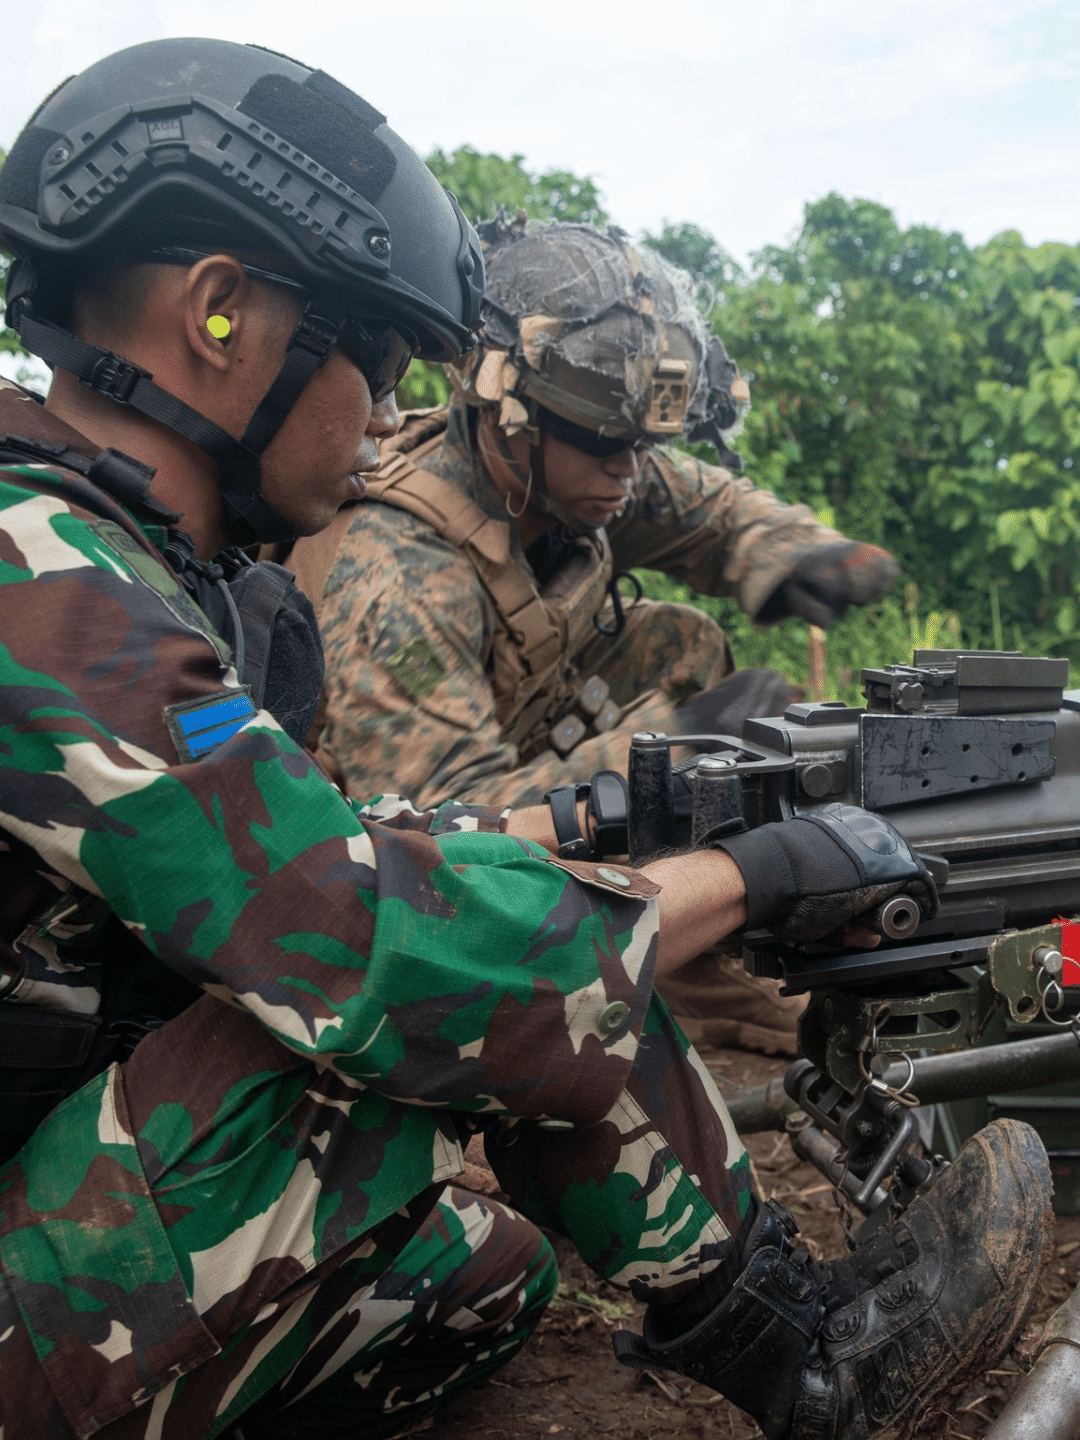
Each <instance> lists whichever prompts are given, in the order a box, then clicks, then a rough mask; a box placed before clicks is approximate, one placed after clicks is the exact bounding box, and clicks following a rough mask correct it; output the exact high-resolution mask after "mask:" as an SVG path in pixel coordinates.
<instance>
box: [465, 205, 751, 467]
mask: <svg viewBox="0 0 1080 1440" xmlns="http://www.w3.org/2000/svg"><path fill="white" fill-rule="evenodd" d="M478 229H479V232H480V236H481V240H482V242H483V246H484V252H485V262H486V266H487V291H486V293H485V296H484V300H483V302H482V306H481V345H480V348H479V349H478V350H477V351H474V352H472V353H471V354H469V355H467V356H466V357H464V359H463V360H461V361H459V362H458V363H457V364H456V365H455V366H452V367H449V369H450V375H451V379H452V381H453V382H454V384H455V386H456V387H457V388H458V389H459V391H460V392H461V393H462V395H463V396H464V398H465V399H466V401H468V402H469V403H470V404H474V405H498V406H499V423H500V425H501V426H502V428H503V429H504V430H506V431H507V433H509V434H514V433H516V432H518V431H521V430H532V429H533V428H534V416H535V406H530V405H529V403H528V402H529V401H533V402H536V404H539V405H542V406H544V407H545V408H546V409H548V410H551V411H554V412H555V413H556V414H557V415H561V416H562V417H563V418H564V419H566V420H570V421H573V422H574V423H575V424H578V425H583V426H585V427H587V428H588V429H590V430H596V431H598V432H599V433H600V434H603V435H611V436H625V437H626V438H627V439H628V440H635V439H638V438H640V437H644V436H648V437H650V438H655V439H658V440H661V439H665V438H668V439H672V438H674V437H675V436H677V435H679V434H681V433H683V432H684V431H686V432H688V433H689V434H690V436H691V438H700V439H710V440H713V441H714V443H716V444H717V446H718V448H719V449H721V451H722V452H723V451H724V450H726V445H725V443H724V442H725V441H726V439H727V438H729V437H730V435H731V433H732V432H733V429H734V427H735V426H736V425H737V422H738V420H739V418H740V414H741V411H742V410H743V409H744V408H745V401H746V400H747V399H748V398H749V390H748V388H747V386H746V382H745V381H744V380H742V378H741V377H740V376H739V373H738V369H737V367H736V366H735V364H734V363H733V362H732V361H731V360H730V359H729V358H728V356H727V352H726V351H725V350H724V347H723V345H722V344H721V342H720V341H719V340H718V339H716V338H715V337H713V336H711V335H710V334H709V331H708V328H707V326H706V324H705V321H704V319H703V317H702V315H701V312H700V310H699V308H698V304H697V287H696V286H695V283H694V281H693V279H692V277H691V276H690V275H688V274H687V273H686V272H685V271H683V270H680V269H678V268H677V267H676V266H674V265H672V264H670V263H669V262H668V261H667V260H665V259H664V258H663V257H662V256H661V255H658V254H657V253H656V252H655V251H654V250H651V249H649V248H648V247H645V246H643V247H641V248H640V249H639V248H637V247H636V246H633V245H631V244H630V243H629V242H628V238H627V236H626V235H625V234H624V232H623V231H621V230H619V229H617V228H615V227H614V226H611V227H609V228H607V229H603V230H602V229H598V228H597V227H596V226H593V225H578V224H566V223H560V222H558V221H528V220H526V218H525V216H524V214H523V212H521V211H519V212H518V214H517V216H516V217H514V218H513V219H511V218H510V217H509V216H508V215H507V214H506V213H505V212H500V213H499V214H498V215H497V216H496V217H495V219H494V220H491V221H488V222H487V223H486V224H484V225H481V226H479V227H478ZM728 454H730V452H728ZM732 458H734V457H732Z"/></svg>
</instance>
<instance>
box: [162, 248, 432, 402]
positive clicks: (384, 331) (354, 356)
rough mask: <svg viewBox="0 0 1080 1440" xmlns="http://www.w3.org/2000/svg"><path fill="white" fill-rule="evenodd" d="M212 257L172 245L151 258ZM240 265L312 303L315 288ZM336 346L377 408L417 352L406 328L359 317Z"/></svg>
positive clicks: (188, 261) (188, 260) (348, 320)
mask: <svg viewBox="0 0 1080 1440" xmlns="http://www.w3.org/2000/svg"><path fill="white" fill-rule="evenodd" d="M209 253H210V252H209V251H205V250H189V249H187V248H186V247H185V246H180V245H168V246H165V247H164V248H162V249H160V250H152V251H151V252H150V254H149V256H148V257H147V258H148V259H150V260H157V261H164V262H165V263H166V264H170V265H194V264H196V263H197V262H198V261H199V260H205V259H206V257H207V255H208V254H209ZM237 263H238V264H240V265H241V266H242V267H243V270H244V273H245V274H247V275H250V276H251V277H252V279H254V280H265V281H267V282H268V283H269V284H271V285H280V286H282V288H283V289H286V290H294V291H295V292H296V293H297V294H298V295H303V296H305V297H306V298H307V299H309V300H310V299H311V295H312V291H311V287H310V286H308V285H304V284H303V283H302V282H301V281H299V280H293V279H292V278H291V277H290V276H288V275H278V274H277V273H276V271H273V270H263V269H262V268H261V267H260V266H258V265H245V264H244V262H243V261H242V260H241V261H238V262H237ZM334 343H335V344H336V345H337V347H338V349H339V350H340V351H341V353H342V354H343V355H345V356H347V357H348V359H350V360H351V361H352V363H353V364H354V365H355V366H356V368H357V369H358V370H359V371H360V372H361V374H362V375H363V377H364V379H365V380H366V381H367V382H368V389H369V390H370V391H371V403H372V404H373V405H378V403H379V402H380V400H385V399H386V397H387V396H388V395H389V394H390V393H391V392H392V391H393V390H396V389H397V387H398V385H400V383H401V381H402V380H403V379H404V378H405V372H406V371H407V370H408V368H409V365H410V364H411V363H412V358H413V355H414V354H415V352H416V350H417V342H416V340H415V339H414V338H413V337H412V336H411V335H410V334H409V332H408V331H407V330H405V329H404V328H403V327H402V328H399V327H398V326H396V325H391V324H389V323H388V322H387V321H385V320H379V319H374V318H371V317H364V318H363V319H361V318H360V317H359V316H357V315H347V316H346V317H345V323H344V324H343V325H342V327H341V330H340V332H339V334H338V337H337V340H336V341H335V342H334Z"/></svg>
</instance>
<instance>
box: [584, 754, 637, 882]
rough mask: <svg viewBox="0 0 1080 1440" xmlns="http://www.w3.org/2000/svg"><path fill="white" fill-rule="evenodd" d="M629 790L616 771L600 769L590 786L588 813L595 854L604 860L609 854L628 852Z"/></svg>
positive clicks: (624, 780)
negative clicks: (590, 819) (590, 818)
mask: <svg viewBox="0 0 1080 1440" xmlns="http://www.w3.org/2000/svg"><path fill="white" fill-rule="evenodd" d="M629 811H630V790H629V787H628V786H627V783H626V779H625V777H624V776H622V775H620V774H619V772H618V771H617V770H598V771H597V773H596V774H595V775H594V776H593V777H592V783H591V785H590V786H589V814H590V815H591V817H592V824H591V825H590V827H589V829H590V830H591V832H592V841H593V853H594V855H595V856H596V857H597V858H598V859H600V860H603V859H604V858H605V856H608V855H628V854H629V853H630V841H629V839H628V834H627V827H628V817H629Z"/></svg>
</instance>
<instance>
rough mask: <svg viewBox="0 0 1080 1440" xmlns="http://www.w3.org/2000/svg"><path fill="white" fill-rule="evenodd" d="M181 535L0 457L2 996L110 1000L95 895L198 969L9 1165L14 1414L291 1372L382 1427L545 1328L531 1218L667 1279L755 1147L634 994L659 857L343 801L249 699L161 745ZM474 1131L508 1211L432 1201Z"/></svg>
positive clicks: (464, 810)
mask: <svg viewBox="0 0 1080 1440" xmlns="http://www.w3.org/2000/svg"><path fill="white" fill-rule="evenodd" d="M28 410H29V411H30V412H31V413H30V414H29V415H28V414H27V411H28ZM0 412H2V413H0V421H2V422H3V428H4V429H5V430H7V431H14V432H16V433H18V432H19V431H20V429H21V430H22V433H31V430H32V429H33V428H34V427H43V428H45V432H46V433H47V434H52V435H53V436H54V437H55V436H56V435H57V434H59V435H60V436H61V438H63V437H64V435H65V433H66V435H67V436H68V437H72V436H74V432H72V431H69V430H68V429H67V427H65V426H62V425H61V424H60V422H58V421H56V420H55V418H54V417H50V416H45V415H43V414H42V412H41V411H40V410H38V408H37V407H36V406H32V405H31V403H30V402H29V401H25V400H22V399H21V397H18V398H17V399H14V400H13V399H12V392H11V391H10V389H8V390H6V391H5V392H4V394H3V395H2V396H0ZM49 426H51V427H52V428H51V430H49V429H48V427H49ZM74 438H75V440H76V441H77V442H78V441H79V440H80V437H77V436H75V437H74ZM81 443H82V444H85V442H81ZM164 538H165V537H164V532H162V531H160V530H156V529H154V528H153V527H140V526H139V525H137V524H136V522H135V521H134V520H133V519H132V517H131V516H130V515H129V514H128V513H127V512H126V511H124V510H123V509H121V508H120V507H119V506H118V505H117V504H116V503H115V502H113V501H112V500H111V499H109V498H108V497H107V496H105V495H104V494H103V493H102V492H101V491H100V490H98V489H97V488H96V487H95V486H93V485H91V484H90V483H89V482H87V481H85V480H84V479H82V478H81V477H80V476H78V475H76V474H75V473H74V472H72V471H62V470H57V469H49V468H46V467H44V466H41V465H33V464H28V465H24V466H15V467H7V468H5V469H3V470H0V642H2V645H0V677H2V689H0V694H2V696H3V706H4V713H3V716H2V717H0V747H2V749H3V757H4V763H3V765H2V767H0V875H2V876H3V885H2V893H3V904H2V906H0V926H2V933H0V940H2V944H0V975H2V977H3V978H2V992H0V1004H3V1005H8V1006H12V1007H22V1008H25V1009H26V1010H27V1011H30V1010H32V1009H33V1008H34V1007H42V1006H48V1007H50V1008H51V1009H52V1010H53V1011H57V1010H59V1011H60V1012H62V1013H64V1012H67V1013H73V1014H74V1013H78V1014H81V1015H85V1014H87V1013H93V1012H94V1011H95V1009H96V1006H97V1004H98V999H99V996H100V994H101V991H102V987H103V986H104V987H105V988H107V987H108V984H109V973H108V957H107V956H106V958H105V963H104V965H101V964H93V963H91V964H86V963H85V957H86V953H87V952H86V948H85V941H86V937H87V936H88V935H89V934H92V933H93V932H94V929H95V926H100V925H101V924H102V923H104V921H105V919H106V917H109V916H116V917H119V919H120V921H122V923H123V926H124V927H126V929H127V931H129V932H130V933H132V934H134V935H135V936H137V937H138V938H139V939H140V940H141V941H142V942H143V943H144V944H145V946H147V947H148V948H149V950H150V951H152V952H153V954H154V955H156V956H157V957H158V958H159V959H160V960H161V961H163V962H164V964H165V966H167V967H169V969H170V971H172V972H175V973H176V974H178V975H181V976H183V977H185V978H186V979H187V980H189V981H190V982H192V983H193V984H194V986H197V987H198V988H199V989H200V990H201V991H202V992H205V993H204V994H203V995H202V998H200V999H198V1000H196V1001H195V1003H194V1004H193V1005H191V1006H190V1007H189V1008H188V1009H186V1010H184V1012H183V1013H182V1014H181V1015H179V1017H178V1018H176V1019H174V1020H172V1021H170V1022H169V1023H168V1024H166V1025H164V1026H163V1027H162V1028H160V1029H158V1030H156V1031H155V1032H154V1033H152V1034H150V1035H149V1036H148V1037H147V1038H146V1039H145V1040H143V1042H142V1043H141V1044H140V1045H139V1046H138V1047H137V1048H136V1049H135V1051H134V1053H133V1054H132V1056H131V1058H130V1059H129V1060H127V1061H126V1063H124V1064H123V1065H116V1064H113V1065H111V1066H110V1067H109V1068H108V1069H107V1070H105V1071H104V1072H103V1073H101V1074H100V1075H98V1076H96V1077H95V1078H94V1079H92V1080H91V1081H90V1082H89V1083H87V1084H85V1085H83V1086H82V1087H81V1088H80V1089H78V1090H77V1091H76V1092H75V1093H74V1094H72V1095H70V1097H69V1098H68V1099H66V1100H65V1101H63V1103H61V1104H60V1105H59V1107H58V1108H57V1109H55V1110H54V1111H53V1112H52V1114H51V1115H50V1116H49V1118H48V1119H47V1120H46V1121H45V1122H44V1123H43V1124H41V1125H40V1126H39V1127H38V1129H37V1130H36V1132H35V1133H34V1134H33V1136H32V1137H31V1139H30V1140H29V1141H28V1143H26V1144H25V1145H24V1146H23V1148H22V1149H21V1150H20V1151H19V1152H18V1153H17V1154H16V1155H15V1157H14V1158H13V1159H12V1160H11V1161H9V1162H8V1164H7V1165H6V1166H5V1167H4V1168H3V1170H2V1171H0V1261H2V1272H0V1311H2V1314H0V1426H2V1428H0V1435H2V1437H3V1440H40V1437H42V1436H43V1435H49V1436H55V1437H70V1436H72V1435H74V1436H78V1437H80V1440H82V1437H85V1436H89V1435H91V1434H95V1435H99V1434H100V1435H102V1436H104V1437H106V1440H136V1437H140V1440H141V1437H152V1440H199V1437H210V1436H215V1435H219V1434H222V1433H223V1432H225V1431H229V1430H232V1429H233V1428H234V1427H236V1426H239V1427H240V1431H239V1433H243V1434H245V1435H248V1436H255V1435H259V1436H263V1435H275V1436H284V1435H287V1434H289V1433H290V1431H289V1429H288V1414H289V1412H288V1409H287V1408H286V1409H285V1410H284V1412H283V1414H284V1417H285V1418H284V1421H282V1420H281V1419H280V1418H278V1419H272V1418H271V1416H272V1415H276V1414H277V1412H279V1411H281V1409H282V1407H283V1406H285V1407H287V1406H289V1405H291V1404H293V1403H294V1402H296V1401H297V1400H299V1399H300V1398H301V1397H309V1396H310V1402H309V1403H310V1405H311V1406H314V1407H315V1412H316V1418H318V1419H320V1422H321V1420H322V1419H325V1421H326V1423H327V1425H335V1424H336V1425H340V1424H341V1422H342V1419H343V1417H344V1418H345V1419H346V1420H347V1421H348V1420H350V1419H355V1420H356V1424H357V1431H358V1433H363V1434H365V1435H369V1436H377V1435H381V1434H388V1433H390V1430H391V1429H393V1428H394V1427H396V1425H397V1424H398V1423H400V1421H401V1418H402V1415H403V1414H405V1415H408V1414H410V1413H412V1414H415V1413H418V1412H422V1410H423V1409H424V1408H425V1407H429V1406H431V1405H432V1404H433V1403H435V1402H437V1400H438V1399H439V1397H440V1396H441V1395H443V1394H446V1393H449V1392H450V1391H452V1390H453V1389H454V1388H458V1387H460V1386H462V1385H465V1384H469V1383H475V1380H476V1379H477V1378H478V1377H479V1376H482V1375H483V1374H484V1373H486V1371H487V1370H490V1369H491V1368H493V1367H494V1366H495V1365H496V1364H499V1363H502V1361H503V1360H505V1359H506V1358H507V1357H508V1355H509V1354H510V1353H512V1352H513V1350H514V1349H516V1348H517V1346H519V1345H520V1344H521V1343H522V1342H523V1340H524V1338H525V1337H526V1335H527V1333H528V1332H529V1330H530V1329H531V1328H532V1327H533V1326H534V1325H535V1323H536V1319H537V1317H538V1314H539V1311H540V1310H541V1309H542V1307H543V1304H544V1303H545V1301H546V1299H547V1298H548V1296H549V1294H550V1292H551V1288H552V1284H553V1266H552V1261H551V1256H550V1252H549V1251H548V1250H547V1248H546V1245H545V1244H544V1242H543V1241H542V1240H541V1239H540V1237H539V1235H538V1233H537V1232H536V1231H535V1229H534V1227H533V1226H532V1225H531V1224H530V1222H529V1221H528V1220H526V1219H524V1218H522V1216H523V1215H525V1214H528V1215H531V1216H533V1217H535V1218H538V1219H541V1220H543V1221H546V1222H550V1223H553V1224H556V1225H557V1226H558V1227H559V1228H561V1229H562V1230H564V1231H565V1232H566V1233H567V1234H569V1235H570V1236H571V1237H572V1238H573V1239H574V1241H575V1243H576V1244H577V1245H578V1247H579V1249H580V1251H581V1253H582V1255H583V1256H584V1257H585V1258H586V1259H587V1260H588V1262H589V1263H590V1264H592V1265H593V1266H594V1267H595V1268H596V1269H597V1271H598V1272H599V1273H600V1274H602V1275H604V1276H605V1277H607V1278H608V1279H610V1280H612V1281H613V1282H614V1283H616V1284H619V1285H623V1286H628V1287H630V1288H632V1289H633V1290H634V1292H635V1293H636V1294H637V1295H639V1296H640V1297H641V1298H642V1299H645V1300H648V1299H650V1298H652V1299H656V1298H660V1299H678V1298H681V1297H682V1296H683V1295H684V1294H686V1293H687V1292H688V1291H689V1289H691V1288H692V1287H693V1285H694V1284H696V1283H697V1281H698V1280H699V1279H700V1278H701V1277H702V1276H703V1275H704V1274H707V1273H708V1272H710V1271H711V1270H712V1269H714V1268H715V1267H716V1265H717V1264H719V1263H721V1261H723V1260H724V1259H725V1258H726V1257H727V1256H728V1255H729V1254H730V1252H731V1247H732V1237H733V1236H736V1235H738V1234H739V1232H740V1227H741V1225H742V1222H743V1220H744V1217H745V1216H746V1215H747V1213H748V1210H749V1193H750V1191H749V1179H748V1162H747V1159H746V1155H745V1151H744V1149H743V1147H742V1146H741V1144H740V1142H739V1140H738V1138H737V1136H736V1135H735V1133H734V1131H733V1129H732V1127H731V1123H730V1119H729V1117H728V1116H727V1112H726V1110H725V1108H724V1106H723V1103H722V1101H721V1100H720V1098H719V1096H718V1094H717V1093H716V1091H715V1088H714V1087H713V1086H712V1083H711V1081H710V1080H709V1077H708V1075H707V1072H705V1071H704V1068H703V1067H702V1066H701V1064H700V1062H699V1061H698V1060H697V1059H696V1057H695V1056H694V1054H693V1052H692V1051H691V1052H689V1054H687V1047H686V1042H685V1040H684V1039H683V1037H682V1035H681V1033H680V1032H679V1031H678V1029H677V1027H675V1026H674V1025H673V1023H672V1022H671V1020H670V1018H669V1017H668V1015H667V1013H666V1011H665V1010H664V1008H663V1006H662V1005H661V1004H660V1003H659V1002H658V1001H656V1000H654V999H653V998H652V987H651V981H652V972H653V966H654V962H655V953H656V925H657V907H656V900H655V894H656V886H655V885H654V884H652V883H651V882H650V881H649V880H648V879H647V878H646V877H644V876H641V875H632V874H627V875H626V877H625V881H624V883H623V884H622V885H616V884H614V883H612V882H611V881H610V879H608V878H605V874H604V872H603V870H602V869H600V870H598V869H597V868H596V867H594V866H592V865H588V864H570V863H567V862H563V861H560V860H558V859H556V858H553V857H552V856H550V855H549V854H547V852H545V851H543V850H542V849H541V848H540V847H537V846H534V845H532V844H530V843H528V842H525V841H521V840H518V839H514V838H512V837H510V836H508V835H506V834H505V833H502V831H501V829H500V826H501V824H502V823H503V822H502V819H501V816H500V814H499V812H497V811H494V810H489V811H485V810H482V809H470V808H469V807H464V806H461V805H450V806H446V807H443V808H442V809H440V810H438V811H436V812H425V813H421V812H418V811H416V810H414V809H413V808H412V807H411V806H410V805H409V804H408V803H407V802H404V801H401V800H398V799H396V798H395V797H384V798H383V799H382V800H380V801H379V802H378V803H377V804H374V805H369V806H367V807H361V806H359V805H357V804H356V803H354V802H351V801H349V800H347V799H346V798H345V797H343V796H342V794H341V793H340V792H339V791H338V790H336V789H335V788H334V787H333V786H331V785H329V784H328V783H327V781H326V780H325V778H324V776H323V775H322V774H321V773H320V771H319V770H318V768H317V767H316V766H314V765H313V764H312V763H311V761H310V760H309V758H308V757H307V756H306V755H305V754H304V753H303V752H301V751H300V750H299V749H298V748H297V747H296V746H295V745H294V744H293V743H292V742H291V741H290V740H289V739H288V737H287V736H286V735H285V733H284V732H283V731H282V730H281V729H280V728H279V726H278V725H277V724H276V722H275V721H274V719H273V718H272V717H271V716H270V715H269V714H268V713H266V712H260V713H259V714H258V715H257V716H255V717H254V718H253V719H251V720H250V721H249V722H248V723H246V724H244V725H243V727H242V728H241V729H239V731H238V732H237V733H235V734H234V735H232V737H231V738H229V739H227V740H226V741H225V742H224V743H222V744H221V745H220V746H219V747H218V748H216V749H213V750H210V751H208V752H207V753H206V754H205V755H203V756H202V758H199V759H195V760H193V761H189V762H188V763H178V754H177V750H176V748H175V745H174V742H173V740H172V738H171V735H170V732H169V730H168V729H167V727H166V724H165V718H164V711H165V707H167V706H175V705H177V704H179V703H181V702H190V701H201V700H204V699H214V698H216V697H219V696H222V695H227V694H228V693H229V691H230V689H233V688H234V687H235V686H236V672H235V669H234V668H233V666H232V664H231V656H230V654H229V652H228V649H227V647H226V646H225V644H224V642H223V641H222V640H221V639H220V638H219V637H218V636H217V635H215V634H214V633H213V632H212V630H211V629H210V627H209V623H208V621H207V620H206V618H205V616H203V615H202V613H201V612H200V611H199V610H198V608H197V607H196V606H195V605H194V604H193V602H192V601H191V600H190V598H189V597H188V596H187V594H186V592H185V591H183V590H182V589H181V587H180V586H179V584H178V583H177V581H176V579H175V577H174V576H173V575H172V573H171V572H170V571H169V570H168V568H167V567H166V566H165V565H164V564H163V562H162V560H161V558H160V556H159V553H158V548H157V547H158V546H160V544H161V543H162V542H163V540H164ZM607 874H608V876H610V874H611V872H610V871H608V872H607ZM31 882H32V883H31ZM625 882H628V883H625ZM80 947H82V948H80ZM546 1117H554V1118H556V1119H559V1120H561V1121H564V1122H569V1123H571V1124H572V1125H573V1126H574V1127H575V1128H573V1129H569V1130H567V1129H561V1130H550V1129H545V1128H543V1126H542V1125H541V1124H540V1123H539V1122H541V1121H542V1120H544V1119H545V1118H546ZM478 1127H479V1128H483V1129H484V1130H485V1132H486V1135H487V1142H488V1155H489V1158H490V1159H491V1161H492V1164H493V1166H494V1168H495V1170H496V1173H497V1175H498V1177H499V1179H500V1183H501V1184H502V1185H503V1186H504V1188H505V1189H506V1191H507V1192H508V1193H509V1194H510V1195H512V1196H513V1197H514V1200H515V1203H516V1204H517V1205H518V1206H520V1210H521V1214H520V1215H519V1214H517V1213H516V1212H514V1211H510V1210H506V1209H505V1208H503V1207H500V1206H498V1205H496V1204H495V1203H494V1202H493V1201H489V1200H487V1199H484V1198H480V1197H476V1196H472V1195H469V1194H467V1193H465V1192H463V1191H459V1190H454V1189H452V1188H450V1189H447V1188H446V1187H447V1182H449V1181H450V1180H452V1179H453V1177H455V1176H456V1175H458V1174H459V1173H460V1171H461V1169H462V1150H461V1145H462V1139H463V1138H464V1137H467V1135H468V1134H469V1133H470V1132H471V1131H472V1130H474V1129H476V1128H478ZM308 1418H309V1411H308V1409H307V1408H305V1415H304V1419H305V1423H306V1422H307V1420H308ZM283 1425H284V1428H282V1427H283ZM387 1426H389V1427H390V1428H389V1429H388V1428H386V1427H387ZM380 1427H382V1428H380ZM305 1433H307V1432H305Z"/></svg>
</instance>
